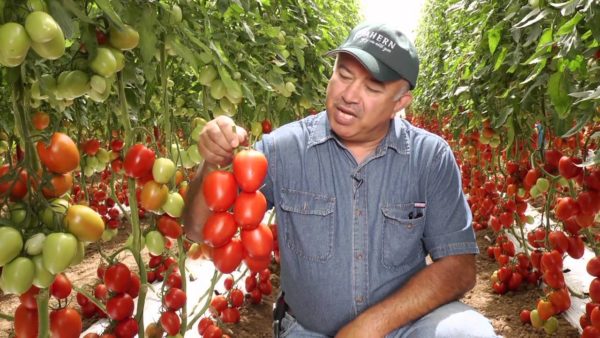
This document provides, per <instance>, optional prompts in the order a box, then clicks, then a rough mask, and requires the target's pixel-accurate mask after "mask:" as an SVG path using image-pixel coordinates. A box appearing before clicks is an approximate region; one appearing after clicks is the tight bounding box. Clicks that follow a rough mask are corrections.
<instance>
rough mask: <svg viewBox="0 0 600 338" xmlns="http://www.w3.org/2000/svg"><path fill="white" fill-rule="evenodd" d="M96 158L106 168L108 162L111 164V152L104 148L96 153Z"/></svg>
mask: <svg viewBox="0 0 600 338" xmlns="http://www.w3.org/2000/svg"><path fill="white" fill-rule="evenodd" d="M96 158H97V159H98V162H100V163H102V164H103V165H105V166H106V165H107V164H108V162H110V152H109V151H108V150H106V149H104V148H100V149H98V152H97V153H96Z"/></svg>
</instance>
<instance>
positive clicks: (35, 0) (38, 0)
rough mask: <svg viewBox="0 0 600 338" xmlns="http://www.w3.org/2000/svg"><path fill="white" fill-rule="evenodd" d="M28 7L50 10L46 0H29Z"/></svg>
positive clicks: (33, 9)
mask: <svg viewBox="0 0 600 338" xmlns="http://www.w3.org/2000/svg"><path fill="white" fill-rule="evenodd" d="M27 8H29V9H30V10H32V11H42V12H47V11H48V6H46V2H45V1H44V0H27Z"/></svg>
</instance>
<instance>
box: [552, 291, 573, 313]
mask: <svg viewBox="0 0 600 338" xmlns="http://www.w3.org/2000/svg"><path fill="white" fill-rule="evenodd" d="M548 300H549V301H550V302H551V303H552V305H553V306H554V309H555V310H556V312H557V313H560V312H564V311H567V310H568V309H569V308H570V307H571V296H570V294H569V290H567V288H562V289H558V290H553V291H552V292H550V294H549V295H548Z"/></svg>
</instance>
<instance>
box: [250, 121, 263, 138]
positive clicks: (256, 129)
mask: <svg viewBox="0 0 600 338" xmlns="http://www.w3.org/2000/svg"><path fill="white" fill-rule="evenodd" d="M250 132H251V133H252V135H253V136H255V137H256V136H260V134H262V125H261V124H260V122H258V121H252V123H251V125H250Z"/></svg>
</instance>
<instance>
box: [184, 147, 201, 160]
mask: <svg viewBox="0 0 600 338" xmlns="http://www.w3.org/2000/svg"><path fill="white" fill-rule="evenodd" d="M185 152H186V153H187V154H188V157H189V158H190V161H192V162H194V164H199V163H200V162H202V155H200V149H198V145H197V144H192V145H191V146H189V147H188V148H187V149H186V151H185Z"/></svg>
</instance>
